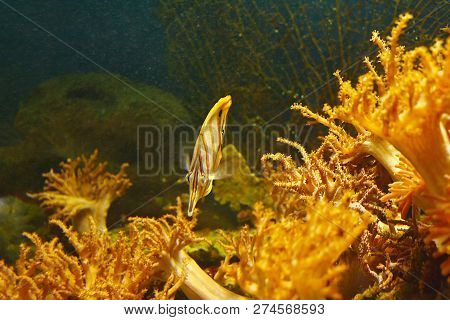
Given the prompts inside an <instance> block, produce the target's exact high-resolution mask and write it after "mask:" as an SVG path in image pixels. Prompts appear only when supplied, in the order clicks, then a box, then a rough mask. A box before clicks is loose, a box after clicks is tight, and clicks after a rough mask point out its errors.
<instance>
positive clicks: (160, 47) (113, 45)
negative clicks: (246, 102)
mask: <svg viewBox="0 0 450 320" xmlns="http://www.w3.org/2000/svg"><path fill="white" fill-rule="evenodd" d="M158 2H159V1H158V0H139V1H124V0H96V1H91V0H79V1H73V0H40V1H29V0H5V1H3V0H1V1H0V21H1V25H2V26H1V28H2V30H1V32H0V123H2V122H8V121H9V120H11V119H12V118H13V116H14V113H15V111H16V110H17V106H18V103H19V102H20V101H21V100H23V98H24V97H25V96H26V95H27V94H28V93H29V92H30V90H31V89H33V88H34V87H36V86H37V85H38V84H39V83H40V82H42V81H43V80H46V79H49V78H52V77H54V76H56V75H62V74H68V73H81V72H89V71H102V70H101V67H103V68H105V69H107V70H109V71H111V72H113V73H117V74H121V75H125V76H126V77H128V78H130V79H133V80H138V81H143V82H146V83H148V84H153V85H155V86H158V87H160V88H167V87H168V85H169V82H168V79H167V72H166V70H165V65H164V63H163V52H164V32H163V30H162V29H161V26H160V25H159V24H158V20H157V19H156V17H155V15H154V8H155V7H156V5H157V3H158ZM5 3H7V4H9V5H10V6H11V7H13V8H14V9H15V10H17V11H18V12H20V13H17V12H14V10H13V9H11V8H9V7H8V6H7V5H6V4H5ZM22 15H23V16H22ZM27 18H28V19H30V20H32V21H33V22H34V23H35V24H36V25H34V24H33V23H32V22H30V21H29V20H28V19H27ZM37 25H39V26H40V27H41V28H39V27H38V26H37ZM42 29H46V30H47V31H49V32H51V33H53V34H54V35H55V36H56V37H57V38H59V40H57V39H56V38H55V37H53V36H51V35H50V34H48V33H47V32H45V31H44V30H42ZM62 42H65V43H66V44H67V45H65V44H63V43H62ZM68 46H71V47H72V48H73V49H72V48H69V47H68ZM74 49H76V50H78V51H80V52H81V53H82V54H84V55H86V56H87V57H88V58H89V59H92V61H93V62H92V61H88V60H87V59H86V58H84V57H82V56H81V55H80V54H79V53H77V52H76V51H75V50H74ZM94 62H95V63H94ZM96 64H98V65H96ZM100 66H101V67H100Z"/></svg>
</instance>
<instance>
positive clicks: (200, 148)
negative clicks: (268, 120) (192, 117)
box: [186, 96, 231, 217]
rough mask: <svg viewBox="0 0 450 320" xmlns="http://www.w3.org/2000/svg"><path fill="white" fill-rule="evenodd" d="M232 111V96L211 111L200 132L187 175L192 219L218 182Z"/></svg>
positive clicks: (222, 100)
mask: <svg viewBox="0 0 450 320" xmlns="http://www.w3.org/2000/svg"><path fill="white" fill-rule="evenodd" d="M230 107H231V96H226V97H224V98H222V99H220V100H219V101H218V102H217V103H216V104H215V105H214V107H212V109H211V110H210V111H209V113H208V115H207V116H206V119H205V121H204V122H203V125H202V127H201V128H200V133H199V134H198V137H197V141H196V142H195V146H194V152H193V155H192V160H191V164H190V167H189V172H188V174H187V175H186V179H187V181H188V183H189V208H188V216H189V217H191V216H192V213H193V212H194V209H195V206H196V205H197V202H198V200H199V199H201V198H203V197H205V196H207V195H208V194H209V193H210V192H211V189H212V182H213V180H214V179H217V178H218V172H219V164H220V160H221V159H222V146H223V139H224V134H225V125H226V121H227V114H228V110H229V109H230Z"/></svg>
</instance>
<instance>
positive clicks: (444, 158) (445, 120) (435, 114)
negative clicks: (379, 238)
mask: <svg viewBox="0 0 450 320" xmlns="http://www.w3.org/2000/svg"><path fill="white" fill-rule="evenodd" d="M411 19H412V16H411V15H410V14H404V15H402V16H400V18H399V20H398V22H397V23H396V25H395V27H394V28H393V30H392V33H391V35H390V37H388V41H384V40H382V39H381V38H380V36H379V34H378V33H377V32H374V33H373V36H372V41H373V42H374V43H375V44H376V45H377V46H378V48H379V55H378V57H379V61H380V66H375V65H374V64H373V63H372V62H371V61H370V60H369V59H368V58H366V59H365V64H366V66H367V68H368V69H369V71H368V72H367V73H366V74H364V75H362V76H361V77H359V80H358V83H357V84H356V86H352V84H351V82H350V81H344V80H343V79H342V77H341V76H340V74H339V72H337V73H336V76H337V77H338V80H339V87H340V89H339V94H338V97H339V100H340V105H338V106H336V107H331V106H329V105H325V106H324V108H323V110H324V112H325V113H326V114H327V117H323V116H320V115H317V114H314V113H312V112H311V111H309V110H308V109H307V108H305V107H303V106H299V105H295V106H294V107H293V109H297V110H300V111H301V112H302V114H303V115H305V116H307V117H309V118H312V119H314V120H315V121H317V122H319V123H321V124H323V125H325V126H327V127H329V129H330V135H329V137H328V138H326V139H325V141H326V142H328V143H329V144H330V145H332V146H333V148H334V149H333V150H334V153H335V154H337V155H338V156H339V158H341V159H344V161H347V159H350V161H351V160H353V159H354V157H357V156H360V155H361V154H370V155H372V156H373V157H374V158H375V159H376V160H378V162H379V163H380V164H381V165H383V166H384V167H385V169H386V170H387V171H388V172H389V173H390V175H391V177H392V179H393V180H394V182H393V183H392V184H391V185H390V188H389V194H387V195H384V196H383V197H381V200H382V201H385V202H386V201H392V202H393V203H395V204H396V205H397V206H398V207H399V209H400V211H401V212H402V217H403V218H406V214H407V212H408V210H409V209H410V208H411V205H412V204H413V205H414V206H415V207H418V208H420V209H423V210H424V211H425V213H426V214H427V218H426V222H428V223H430V226H429V230H428V233H427V236H426V238H425V239H426V240H427V241H432V240H433V241H434V242H435V243H436V245H437V249H438V253H437V255H442V254H449V253H450V251H449V249H448V237H449V233H448V223H447V220H448V216H449V215H450V211H449V209H448V208H449V206H448V203H449V202H450V187H449V178H448V173H449V172H450V140H449V130H450V126H449V123H450V121H449V119H450V118H449V117H450V115H449V114H450V92H449V90H448V88H449V87H450V40H449V39H447V40H446V41H443V40H436V41H435V43H434V45H432V46H431V47H430V48H426V47H417V48H415V49H412V50H409V51H407V50H406V49H405V48H404V47H402V46H400V45H399V38H400V36H401V34H402V33H403V32H404V30H405V29H406V27H407V24H408V21H409V20H411ZM378 69H379V70H381V71H382V72H383V73H380V72H379V71H378ZM338 121H342V122H346V123H349V124H351V125H353V126H354V128H356V130H357V132H358V136H357V137H356V138H354V137H351V136H350V135H349V134H347V133H346V132H345V131H344V130H343V129H342V128H341V127H340V126H339V125H338ZM342 142H344V143H342ZM447 265H448V261H446V262H444V264H443V265H442V268H443V269H442V271H443V274H446V275H448V274H449V271H448V267H446V266H447Z"/></svg>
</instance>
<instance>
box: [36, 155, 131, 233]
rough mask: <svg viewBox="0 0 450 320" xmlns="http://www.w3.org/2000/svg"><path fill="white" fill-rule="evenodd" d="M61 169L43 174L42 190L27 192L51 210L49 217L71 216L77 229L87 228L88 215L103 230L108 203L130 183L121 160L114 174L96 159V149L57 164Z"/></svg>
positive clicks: (65, 219)
mask: <svg viewBox="0 0 450 320" xmlns="http://www.w3.org/2000/svg"><path fill="white" fill-rule="evenodd" d="M60 166H61V172H60V173H56V172H54V171H53V170H51V171H50V172H48V173H46V174H44V177H45V178H46V181H45V187H44V191H43V192H40V193H35V194H31V195H30V196H31V197H33V198H35V199H38V200H40V201H42V205H43V206H44V207H45V208H49V209H51V210H54V211H55V213H54V215H53V218H55V219H62V220H63V221H67V220H69V219H71V220H72V223H73V225H74V226H75V229H76V230H77V231H81V232H85V231H89V225H90V222H89V219H91V218H92V219H94V222H95V225H96V227H97V228H98V229H99V230H100V231H102V232H104V231H106V216H107V213H108V209H109V207H110V205H111V203H112V202H113V201H114V200H115V199H116V198H118V197H120V196H122V195H123V193H124V192H125V190H126V189H128V188H129V187H130V186H131V182H130V180H129V179H128V178H127V176H126V173H125V168H126V167H127V166H128V164H123V165H122V166H121V168H120V171H119V172H118V173H117V174H111V173H109V172H107V171H106V166H107V163H106V162H103V163H98V151H97V150H96V151H94V153H93V154H92V155H91V156H90V157H89V158H87V157H85V156H81V157H78V158H76V159H75V160H71V159H68V160H67V162H62V163H61V164H60Z"/></svg>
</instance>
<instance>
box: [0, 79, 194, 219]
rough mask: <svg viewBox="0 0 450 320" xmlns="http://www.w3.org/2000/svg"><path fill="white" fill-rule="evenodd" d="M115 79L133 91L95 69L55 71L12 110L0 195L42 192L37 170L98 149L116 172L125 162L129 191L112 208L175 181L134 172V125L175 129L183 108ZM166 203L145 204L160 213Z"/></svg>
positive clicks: (1, 153) (123, 207) (2, 151)
mask: <svg viewBox="0 0 450 320" xmlns="http://www.w3.org/2000/svg"><path fill="white" fill-rule="evenodd" d="M120 79H121V80H123V81H125V82H126V83H128V84H129V85H130V86H131V87H133V88H134V90H136V91H137V92H136V91H134V90H133V89H131V88H129V87H127V86H125V85H124V84H123V83H121V82H120V81H118V80H117V79H114V78H112V77H111V76H109V75H107V74H100V73H89V74H78V75H65V76H60V77H57V78H54V79H51V80H48V81H46V82H44V83H42V84H41V85H40V86H38V87H37V88H36V89H35V90H34V91H33V92H32V93H31V95H30V96H29V98H28V99H27V100H26V101H24V102H23V103H22V104H21V106H20V109H19V111H18V113H17V115H16V119H15V123H14V125H15V130H16V131H18V133H19V134H20V136H21V137H22V141H20V142H18V143H17V144H16V145H13V146H8V147H3V148H0V194H2V195H5V194H14V195H17V196H19V197H21V198H25V193H26V192H36V191H38V190H39V189H40V187H41V185H42V181H43V179H42V177H41V173H42V172H47V171H49V170H50V168H54V167H56V165H57V164H58V163H59V162H61V161H63V160H65V159H66V158H76V157H77V156H79V155H80V154H91V153H92V152H93V151H94V150H95V149H97V148H98V149H99V150H101V155H102V158H103V159H107V160H108V163H109V166H110V168H113V169H119V167H120V164H121V163H122V162H128V163H129V164H130V169H129V171H128V172H129V174H130V175H131V177H132V180H133V187H132V192H129V193H128V194H127V195H126V196H125V197H124V198H123V199H121V201H120V203H117V204H116V205H117V210H116V209H115V210H114V212H115V213H117V212H119V211H122V212H125V211H131V210H132V209H134V208H135V204H136V203H142V202H144V201H145V200H147V199H148V198H150V197H151V196H152V195H154V194H157V193H158V192H159V191H160V190H162V189H163V188H164V187H166V186H167V185H168V184H169V183H170V182H172V183H173V182H174V180H176V177H166V178H165V180H164V179H163V178H162V177H161V176H160V175H158V174H156V175H154V176H146V177H140V176H138V175H137V167H136V166H137V161H142V160H143V158H140V159H139V160H138V159H137V157H136V154H137V151H136V148H137V130H138V127H139V126H141V125H154V126H157V127H163V126H164V125H172V126H174V125H176V124H177V123H179V124H180V121H179V120H177V119H182V120H183V121H185V122H186V123H190V120H189V119H190V114H189V112H187V110H186V109H185V108H184V106H183V105H182V104H181V102H180V101H179V100H177V99H176V98H175V97H174V96H172V95H170V94H168V93H166V92H163V91H161V90H159V89H157V88H155V87H152V86H148V85H144V84H140V83H135V82H132V81H130V80H128V79H125V78H120ZM154 102H155V103H157V104H158V106H157V105H155V103H154ZM161 108H164V110H161ZM171 114H173V115H174V116H175V117H174V116H172V115H171ZM164 147H166V148H168V147H169V146H168V145H165V146H164ZM174 150H175V151H176V148H174ZM140 156H141V157H142V156H143V155H140ZM17 177H21V178H20V179H17ZM174 199H175V195H174V196H173V199H172V200H174ZM168 202H169V201H166V203H165V204H167V203H168ZM165 204H161V205H156V204H155V203H152V204H149V208H152V205H153V209H155V211H158V212H159V210H160V209H161V208H162V207H163V205H165ZM115 213H110V214H111V215H114V214H115Z"/></svg>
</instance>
